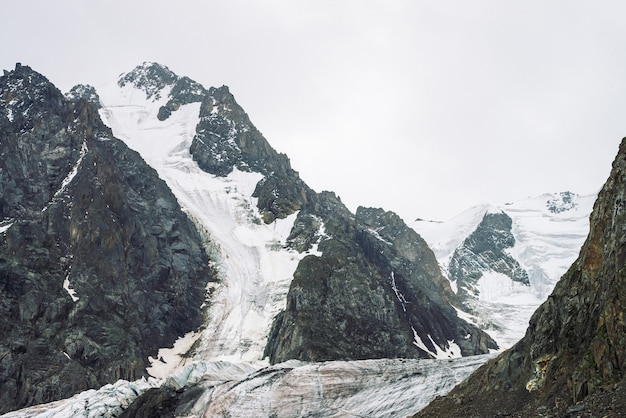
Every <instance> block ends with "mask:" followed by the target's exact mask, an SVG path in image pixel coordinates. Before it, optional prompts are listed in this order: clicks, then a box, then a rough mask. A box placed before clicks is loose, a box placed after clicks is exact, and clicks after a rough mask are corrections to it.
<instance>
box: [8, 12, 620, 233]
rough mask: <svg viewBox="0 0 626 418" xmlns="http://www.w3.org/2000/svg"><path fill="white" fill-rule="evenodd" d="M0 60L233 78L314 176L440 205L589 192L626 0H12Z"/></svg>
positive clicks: (371, 198)
mask: <svg viewBox="0 0 626 418" xmlns="http://www.w3.org/2000/svg"><path fill="white" fill-rule="evenodd" d="M2 11H3V13H2V14H3V17H4V18H3V32H4V36H3V40H2V42H0V67H2V68H4V69H13V67H14V66H15V63H16V62H21V63H22V64H25V65H30V66H31V67H33V69H35V70H37V71H39V72H41V73H43V74H44V75H45V76H46V77H48V78H49V79H50V80H51V81H52V82H53V83H55V84H56V85H57V86H58V87H59V88H60V89H61V90H62V91H64V92H65V91H67V90H69V89H70V88H71V87H72V86H73V85H74V84H78V83H87V84H92V85H96V86H97V85H99V84H103V83H106V82H109V81H112V80H114V79H115V78H116V77H117V76H118V75H119V74H120V73H122V72H127V71H130V70H131V69H132V68H134V67H135V66H136V65H138V64H140V63H141V62H143V61H156V62H159V63H161V64H164V65H167V66H168V67H169V68H170V69H171V70H172V71H174V72H176V73H177V74H179V75H181V76H183V75H186V76H189V77H191V78H192V79H194V80H196V81H198V82H200V83H201V84H203V85H204V86H205V87H207V88H208V87H210V86H221V85H223V84H225V85H228V86H229V87H230V90H231V92H232V93H233V94H234V95H235V98H236V99H237V101H238V102H239V103H240V104H241V105H242V106H243V108H244V109H245V110H246V111H247V113H248V115H249V116H250V118H251V120H252V122H253V123H254V124H255V125H256V126H257V128H259V130H260V131H261V132H262V133H263V134H264V135H265V137H266V138H267V139H268V141H269V142H270V143H271V144H272V146H273V147H274V148H276V149H277V150H278V151H280V152H284V153H286V154H287V155H288V156H289V157H290V159H291V162H292V166H293V168H294V169H296V170H297V171H299V172H300V175H301V177H302V178H303V179H304V181H306V182H307V183H308V184H309V185H310V186H311V187H313V188H314V189H315V190H317V191H321V190H333V191H335V192H336V193H337V194H338V195H339V196H340V197H341V198H342V200H343V201H344V203H346V204H347V205H348V207H349V208H350V209H352V210H355V209H356V207H357V206H358V205H364V206H376V207H383V208H385V209H388V210H393V211H396V212H397V213H399V214H400V215H401V216H402V217H403V218H404V219H405V220H407V221H410V220H412V219H414V218H416V217H422V218H427V219H441V220H445V219H448V218H450V217H452V216H454V215H456V214H457V213H459V212H460V211H462V210H464V209H466V208H467V207H469V206H472V205H474V204H477V203H481V202H491V203H494V204H501V203H504V202H506V201H510V200H519V199H522V198H525V197H528V196H535V195H539V194H542V193H545V192H557V191H564V190H571V191H573V192H577V193H580V194H583V193H592V192H595V191H597V190H598V189H599V188H600V187H601V186H602V184H603V183H604V181H605V180H606V178H607V176H608V174H609V171H610V165H611V162H612V160H613V158H614V156H615V154H616V153H617V147H618V145H619V142H620V140H621V138H622V137H623V136H626V25H624V24H623V19H624V16H626V3H625V2H623V1H596V2H591V1H578V0H567V1H566V0H563V1H546V0H540V1H534V0H524V1H507V0H491V1H487V0H478V1H469V0H458V1H419V0H406V1H393V0H384V1H383V0H380V1H374V0H351V1H342V0H334V1H330V0H314V1H309V0H303V1H298V0H266V1H237V0H235V1H233V0H229V1H212V0H210V1H207V0H204V1H200V0H198V1H191V0H179V1H176V2H174V1H161V0H159V1H155V0H150V1H147V0H142V1H138V0H125V1H119V0H107V1H88V0H74V1H70V0H55V1H49V0H40V1H33V0H20V1H19V2H18V1H9V0H4V1H2Z"/></svg>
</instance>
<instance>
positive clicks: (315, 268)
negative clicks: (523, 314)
mask: <svg viewBox="0 0 626 418" xmlns="http://www.w3.org/2000/svg"><path fill="white" fill-rule="evenodd" d="M300 222H302V227H299V225H300ZM322 223H323V231H324V232H323V234H320V233H319V232H318V233H317V234H316V233H314V232H312V231H311V229H307V228H306V227H305V226H304V225H308V226H317V227H318V228H319V227H320V225H321V224H322ZM293 231H299V233H300V235H294V236H292V237H291V238H292V240H293V241H295V242H299V243H308V242H311V241H313V239H314V238H315V237H318V239H319V244H318V251H320V252H321V253H322V254H321V256H314V255H311V256H307V257H305V258H304V259H303V260H302V261H301V262H300V264H299V266H298V268H297V270H296V272H295V274H294V279H293V281H292V283H291V287H290V290H289V294H288V296H287V307H286V309H285V311H284V312H282V313H281V314H279V316H278V317H277V318H276V320H275V322H274V325H273V329H272V333H271V335H270V337H269V341H268V345H267V347H266V355H267V356H269V358H270V361H271V362H272V363H276V362H281V361H285V360H288V359H299V360H308V361H323V360H354V359H368V358H389V357H407V358H417V357H423V358H429V357H434V356H438V355H441V354H442V353H444V352H446V353H447V354H448V355H453V354H452V353H453V351H454V347H455V346H458V347H459V350H460V352H459V353H457V355H460V354H461V353H462V354H463V355H472V354H478V353H485V352H488V349H489V348H495V347H496V345H495V343H494V342H493V340H491V338H489V336H487V335H486V334H484V333H483V332H482V331H480V330H478V329H477V328H475V327H474V326H472V325H469V324H467V323H465V322H464V321H462V320H460V319H459V318H458V317H457V316H456V312H455V311H454V308H453V307H452V305H451V302H452V301H453V299H454V294H453V293H452V291H451V289H450V287H449V284H448V282H447V280H446V279H445V278H443V276H442V275H441V273H440V271H439V267H438V264H437V261H436V259H435V257H434V254H433V253H432V251H431V250H430V249H429V248H428V246H427V245H426V243H425V242H424V241H423V240H422V239H421V238H420V237H419V235H417V233H415V232H414V231H413V230H412V229H410V228H408V227H407V226H406V225H405V224H404V222H403V221H402V220H401V219H400V218H399V217H398V216H397V215H395V214H394V213H392V212H385V211H383V210H382V209H368V208H359V209H358V210H357V213H356V216H354V215H352V214H351V213H350V212H349V211H348V210H347V208H346V207H345V206H344V205H343V204H342V203H341V201H340V200H339V199H338V198H337V197H336V196H335V195H334V194H332V193H321V194H320V195H318V198H317V201H316V202H315V204H314V205H310V206H308V207H307V208H306V209H305V210H303V211H301V212H300V214H299V216H298V221H296V226H295V227H294V230H293ZM318 231H319V230H318ZM416 340H419V343H416ZM444 356H445V354H444Z"/></svg>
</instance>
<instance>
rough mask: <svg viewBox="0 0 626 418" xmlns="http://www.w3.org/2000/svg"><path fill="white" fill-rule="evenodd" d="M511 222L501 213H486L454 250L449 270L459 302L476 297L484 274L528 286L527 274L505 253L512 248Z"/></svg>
mask: <svg viewBox="0 0 626 418" xmlns="http://www.w3.org/2000/svg"><path fill="white" fill-rule="evenodd" d="M511 227H512V220H511V217H510V216H509V215H507V214H506V213H504V212H499V213H489V212H487V213H486V214H485V216H484V217H483V219H482V221H481V222H480V224H478V226H477V227H476V229H475V230H474V232H472V233H471V234H470V236H468V237H467V238H466V239H465V241H463V243H462V244H461V245H460V246H459V247H458V248H457V249H456V250H455V251H454V254H453V255H452V258H451V259H450V265H449V267H448V270H449V274H450V280H453V281H456V284H457V288H458V294H459V297H460V298H461V299H462V300H465V299H467V298H468V297H469V298H475V297H477V296H478V293H479V291H480V290H479V289H478V288H477V284H478V281H479V280H480V278H481V277H482V275H483V274H484V273H486V272H496V273H501V274H504V275H505V276H508V277H509V278H510V279H511V280H513V281H516V282H520V283H523V284H525V285H528V284H529V282H528V274H527V273H526V271H525V270H524V269H523V268H522V267H521V266H520V264H519V262H518V261H517V260H516V259H515V258H513V257H512V256H511V255H510V254H508V253H507V252H506V251H507V250H508V249H510V248H512V247H513V245H515V237H514V236H513V234H512V233H511Z"/></svg>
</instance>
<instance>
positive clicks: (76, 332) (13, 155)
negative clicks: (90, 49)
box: [0, 64, 214, 411]
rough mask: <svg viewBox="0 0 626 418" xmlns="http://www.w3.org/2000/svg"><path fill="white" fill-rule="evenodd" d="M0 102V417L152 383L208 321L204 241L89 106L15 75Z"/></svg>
mask: <svg viewBox="0 0 626 418" xmlns="http://www.w3.org/2000/svg"><path fill="white" fill-rule="evenodd" d="M0 104H1V105H0V153H1V155H2V159H1V161H0V190H1V193H0V196H1V197H0V216H1V217H2V219H3V220H2V227H0V228H1V229H0V231H1V233H0V315H1V316H2V318H3V321H2V322H1V324H0V328H1V332H0V358H1V359H2V362H1V366H0V386H2V391H0V411H7V410H10V409H13V408H16V407H21V406H25V405H31V404H35V403H41V402H45V401H50V400H53V399H59V398H63V397H67V396H69V395H71V394H73V393H76V392H78V391H80V390H84V389H87V388H93V387H100V386H102V385H104V384H105V383H111V382H114V381H116V380H118V379H137V378H139V377H141V376H143V375H145V368H146V366H147V365H148V363H147V357H148V355H156V352H157V350H158V349H159V348H160V347H162V346H167V345H170V344H172V343H173V342H174V340H175V339H176V337H177V336H179V335H181V334H184V333H186V332H188V331H190V330H192V329H194V328H196V327H198V326H199V325H200V324H201V322H202V315H201V314H202V313H201V309H200V306H201V304H202V303H203V302H204V293H205V292H204V288H205V285H206V283H207V282H208V281H209V280H214V279H213V278H212V272H211V270H210V268H209V263H208V258H207V256H206V253H205V252H204V250H203V246H202V243H201V240H200V236H199V235H198V233H197V230H196V229H195V227H194V226H193V224H192V223H191V222H190V220H189V219H188V218H187V216H186V215H185V214H183V213H182V212H181V210H180V206H179V205H178V202H177V201H176V199H175V198H174V196H173V195H172V194H171V192H170V191H169V189H168V188H167V187H166V185H165V184H164V183H163V182H162V181H161V180H160V179H158V177H157V176H156V173H155V172H154V170H153V169H152V168H150V167H149V166H148V165H146V164H145V163H144V161H143V160H142V159H141V158H140V157H139V155H138V154H137V153H136V152H134V151H131V150H129V149H128V148H127V147H126V145H124V143H123V142H121V141H119V140H117V139H115V138H114V137H113V135H112V134H111V132H110V130H109V129H108V128H106V127H105V126H104V125H102V123H101V121H100V118H99V116H98V113H97V110H96V107H95V106H94V105H93V104H92V103H90V102H88V101H85V100H82V99H80V98H77V97H75V96H73V98H72V99H71V100H70V99H67V98H65V97H64V96H63V95H62V94H61V93H60V92H59V91H58V90H57V89H56V88H55V87H54V86H53V85H52V84H51V83H50V82H49V81H48V80H47V79H45V77H43V76H42V75H40V74H38V73H36V72H34V71H32V70H31V69H30V68H29V67H26V66H21V65H19V64H18V65H17V66H16V69H15V70H14V71H11V72H8V73H6V74H5V75H4V76H3V77H0Z"/></svg>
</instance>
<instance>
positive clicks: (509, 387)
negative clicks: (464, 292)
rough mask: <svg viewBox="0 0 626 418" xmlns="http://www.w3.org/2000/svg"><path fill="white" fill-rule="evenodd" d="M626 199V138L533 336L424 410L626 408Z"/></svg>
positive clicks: (602, 412) (594, 412) (427, 413)
mask: <svg viewBox="0 0 626 418" xmlns="http://www.w3.org/2000/svg"><path fill="white" fill-rule="evenodd" d="M625 202H626V139H625V140H623V141H622V144H621V145H620V148H619V152H618V155H617V157H616V158H615V161H614V162H613V168H612V171H611V175H610V177H609V179H608V180H607V182H606V183H605V185H604V187H603V188H602V191H601V192H600V194H599V195H598V199H597V201H596V203H595V205H594V209H593V213H592V215H591V217H590V231H589V236H588V238H587V240H586V242H585V244H584V245H583V247H582V249H581V252H580V256H579V257H578V259H577V260H576V261H575V262H574V264H573V265H572V266H571V268H570V269H569V271H568V272H567V273H566V274H565V275H564V276H563V277H562V278H561V280H560V281H559V283H558V284H557V285H556V287H555V289H554V292H553V293H552V294H551V295H550V296H549V297H548V300H547V301H546V302H545V303H544V304H543V305H541V306H540V307H539V309H537V311H536V312H535V314H534V315H533V317H532V319H531V321H530V324H529V327H528V330H527V332H526V335H525V337H524V338H523V339H522V340H521V341H520V342H519V343H518V344H516V345H515V346H513V347H512V348H511V349H510V350H508V351H506V352H505V353H503V354H502V355H500V356H499V357H497V358H496V359H494V360H492V361H490V362H488V363H487V364H486V365H484V366H483V367H481V368H480V369H479V370H478V371H476V372H475V373H474V374H473V375H472V376H471V377H470V378H469V379H468V380H467V381H466V382H464V383H463V384H461V385H459V386H458V387H457V388H455V389H454V390H453V391H452V392H451V393H450V394H449V395H448V396H446V397H444V398H439V399H437V400H435V401H434V402H433V403H432V404H431V405H430V406H429V407H427V408H426V409H425V410H423V411H421V412H420V413H419V414H418V415H417V416H424V417H436V416H459V417H463V416H508V415H511V416H528V417H531V416H538V414H540V413H541V414H544V415H545V416H562V414H565V413H572V412H578V413H588V414H590V415H589V416H617V415H618V414H620V413H621V414H624V413H626V399H625V398H624V396H623V393H624V388H625V384H626V382H625V381H624V378H625V375H624V370H626V320H625V319H624V316H625V315H624V314H625V311H626V268H625V267H626V203H625ZM585 416H587V415H585Z"/></svg>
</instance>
